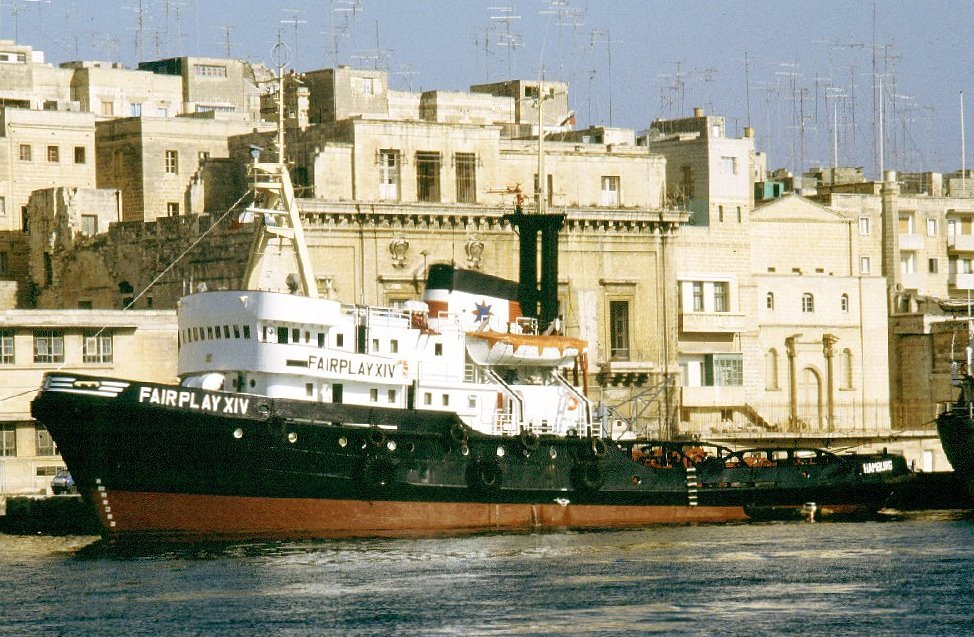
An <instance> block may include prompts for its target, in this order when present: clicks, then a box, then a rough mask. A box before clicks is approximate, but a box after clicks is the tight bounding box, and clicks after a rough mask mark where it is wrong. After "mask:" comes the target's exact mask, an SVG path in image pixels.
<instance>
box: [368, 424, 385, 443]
mask: <svg viewBox="0 0 974 637" xmlns="http://www.w3.org/2000/svg"><path fill="white" fill-rule="evenodd" d="M385 443H386V432H384V431H382V430H381V429H379V428H378V427H376V426H374V425H373V426H372V427H370V428H369V444H371V445H372V446H373V447H381V446H383V445H384V444H385Z"/></svg>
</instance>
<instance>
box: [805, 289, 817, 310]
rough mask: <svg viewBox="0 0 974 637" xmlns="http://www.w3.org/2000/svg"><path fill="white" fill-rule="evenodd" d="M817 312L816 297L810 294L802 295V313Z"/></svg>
mask: <svg viewBox="0 0 974 637" xmlns="http://www.w3.org/2000/svg"><path fill="white" fill-rule="evenodd" d="M814 311H815V297H814V296H812V294H811V293H810V292H805V293H804V294H802V312H814Z"/></svg>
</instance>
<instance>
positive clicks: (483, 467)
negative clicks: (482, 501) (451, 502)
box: [467, 459, 504, 493]
mask: <svg viewBox="0 0 974 637" xmlns="http://www.w3.org/2000/svg"><path fill="white" fill-rule="evenodd" d="M503 481H504V470H503V469H502V468H501V466H500V463H498V462H497V461H496V460H491V459H481V460H477V461H476V462H472V463H470V465H469V466H468V467H467V484H468V485H469V486H470V488H471V489H472V490H474V491H476V492H478V493H492V492H494V491H497V490H499V489H500V488H501V484H502V483H503Z"/></svg>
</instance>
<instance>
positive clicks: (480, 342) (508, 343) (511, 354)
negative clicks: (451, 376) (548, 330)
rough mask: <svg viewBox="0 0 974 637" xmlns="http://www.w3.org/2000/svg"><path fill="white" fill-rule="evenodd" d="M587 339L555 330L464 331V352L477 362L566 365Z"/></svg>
mask: <svg viewBox="0 0 974 637" xmlns="http://www.w3.org/2000/svg"><path fill="white" fill-rule="evenodd" d="M587 347H588V343H587V342H585V341H583V340H581V339H577V338H570V337H568V336H561V335H558V334H515V333H510V332H507V333H505V332H497V331H494V330H487V331H483V332H467V353H468V354H469V355H470V358H471V359H472V360H473V361H474V362H475V363H477V364H478V365H504V366H513V367H516V366H532V365H546V366H553V367H559V366H565V365H570V364H571V363H572V361H574V360H575V359H576V358H577V357H578V356H579V355H580V354H581V353H582V352H584V351H585V349H586V348H587Z"/></svg>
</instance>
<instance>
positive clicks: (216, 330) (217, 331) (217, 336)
mask: <svg viewBox="0 0 974 637" xmlns="http://www.w3.org/2000/svg"><path fill="white" fill-rule="evenodd" d="M213 334H214V335H215V336H216V338H218V339H221V340H222V339H223V337H222V336H220V326H219V325H216V326H214V329H213Z"/></svg>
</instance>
